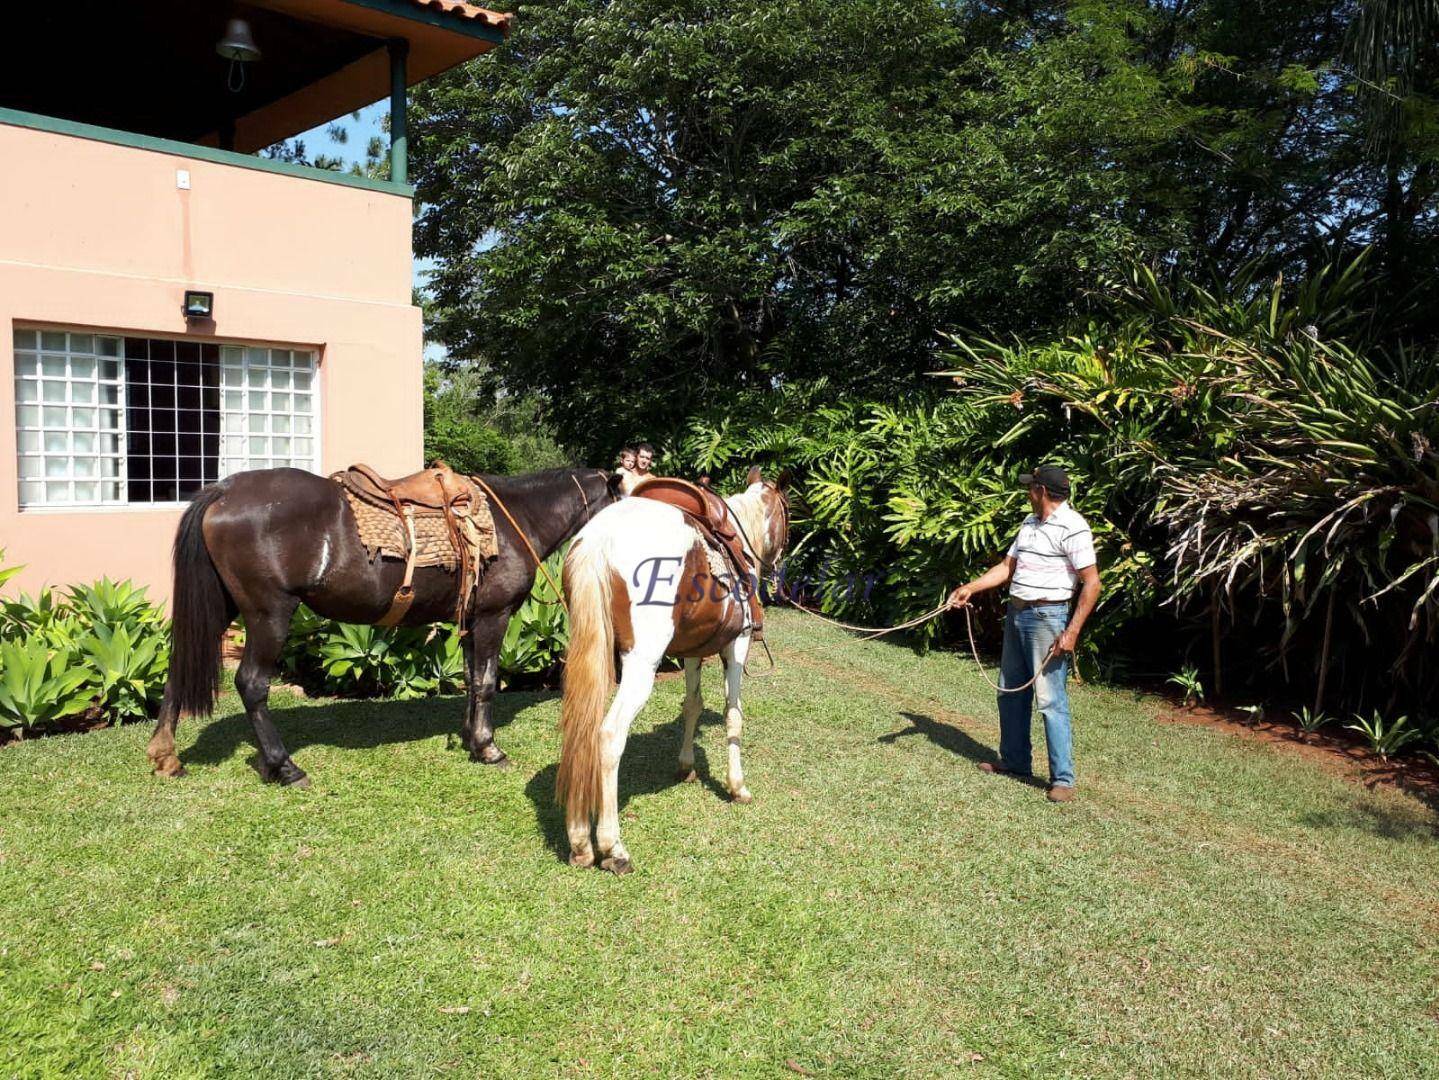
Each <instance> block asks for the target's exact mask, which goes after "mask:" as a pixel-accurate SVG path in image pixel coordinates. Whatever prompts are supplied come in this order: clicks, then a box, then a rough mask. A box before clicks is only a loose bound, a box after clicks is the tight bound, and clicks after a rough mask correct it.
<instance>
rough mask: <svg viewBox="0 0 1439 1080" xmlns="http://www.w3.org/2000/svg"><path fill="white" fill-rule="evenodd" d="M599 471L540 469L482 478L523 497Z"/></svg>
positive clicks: (486, 474)
mask: <svg viewBox="0 0 1439 1080" xmlns="http://www.w3.org/2000/svg"><path fill="white" fill-rule="evenodd" d="M598 471H599V470H597V469H578V468H576V469H540V470H539V471H537V472H527V473H515V474H514V475H505V474H500V473H496V474H493V475H492V474H490V473H481V474H480V476H481V478H482V479H484V480H485V482H486V483H489V484H492V485H494V486H496V487H502V488H504V489H505V490H507V491H511V492H514V493H515V494H518V495H523V494H526V493H528V492H531V491H538V490H540V489H542V488H546V487H549V486H550V485H552V484H554V483H555V482H556V481H559V480H564V479H567V478H569V477H571V476H575V477H578V476H582V475H583V474H585V473H590V472H598Z"/></svg>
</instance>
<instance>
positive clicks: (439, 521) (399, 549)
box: [330, 470, 500, 573]
mask: <svg viewBox="0 0 1439 1080" xmlns="http://www.w3.org/2000/svg"><path fill="white" fill-rule="evenodd" d="M330 479H332V480H334V481H335V482H336V483H338V484H339V485H340V489H341V490H342V491H343V492H344V493H345V498H346V500H348V502H349V504H350V511H351V513H353V514H354V515H355V525H356V526H357V528H358V530H359V534H360V543H362V544H363V545H364V546H365V551H366V552H367V553H368V554H369V557H370V561H371V562H373V561H374V560H375V559H376V558H378V557H380V556H381V555H383V556H386V557H388V558H392V559H407V558H409V555H410V546H409V539H408V537H407V536H406V532H405V524H404V521H403V520H402V519H401V517H400V515H399V513H398V512H397V510H396V508H395V504H394V502H393V501H391V500H390V499H389V498H387V497H386V496H385V495H384V494H383V493H379V492H376V491H374V490H373V489H372V488H370V487H368V486H366V485H363V484H361V483H357V482H356V481H355V480H354V479H353V478H352V476H351V473H350V471H349V470H345V471H342V472H337V473H334V474H333V475H332V476H331V477H330ZM455 479H456V481H458V482H459V483H461V484H463V485H464V486H465V487H467V488H468V489H469V492H468V494H469V498H468V500H461V501H460V502H458V503H451V504H450V506H451V509H452V511H453V514H450V513H447V512H446V508H445V506H444V505H441V506H438V507H433V506H427V505H424V504H421V503H410V502H407V503H406V504H405V505H407V506H408V507H409V508H410V512H411V514H412V515H413V518H414V525H415V552H414V556H415V566H416V567H417V568H418V567H439V568H440V569H442V570H445V571H448V572H449V573H454V572H455V571H456V570H457V569H459V567H460V565H461V563H462V556H461V552H460V550H459V549H458V548H457V547H456V544H455V541H456V539H457V536H456V533H457V531H458V532H459V533H460V534H461V535H460V536H459V537H458V539H459V540H460V542H462V543H464V544H466V545H467V546H468V547H469V549H470V552H471V558H472V559H473V560H474V562H475V564H477V565H483V564H484V563H485V562H487V561H488V560H490V559H492V558H494V557H495V556H496V555H498V554H499V551H500V549H499V544H498V542H497V540H496V538H495V519H494V516H493V515H492V514H491V513H490V502H489V500H488V499H487V498H486V497H485V494H484V492H483V491H481V490H480V488H479V485H477V484H475V483H473V482H472V481H470V480H469V479H467V478H465V477H460V476H458V475H457V476H456V477H455ZM451 516H453V524H452V522H451Z"/></svg>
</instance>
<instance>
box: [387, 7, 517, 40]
mask: <svg viewBox="0 0 1439 1080" xmlns="http://www.w3.org/2000/svg"><path fill="white" fill-rule="evenodd" d="M410 3H412V4H414V5H415V7H421V8H428V9H430V10H431V11H438V12H441V13H443V14H445V15H451V16H453V17H455V18H457V19H469V20H471V21H472V22H480V23H484V24H485V25H487V26H493V27H495V29H497V30H503V31H505V32H506V33H508V32H509V29H510V20H511V19H513V18H514V16H513V15H507V14H505V13H503V12H499V11H490V10H489V9H488V8H482V7H475V5H474V4H466V3H463V2H462V0H410Z"/></svg>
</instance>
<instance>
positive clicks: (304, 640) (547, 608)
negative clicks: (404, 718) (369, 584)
mask: <svg viewBox="0 0 1439 1080" xmlns="http://www.w3.org/2000/svg"><path fill="white" fill-rule="evenodd" d="M561 558H562V556H561V555H558V554H557V555H555V556H553V557H552V558H551V560H550V563H549V566H550V572H551V573H552V574H553V575H554V576H555V578H556V579H557V580H558V578H559V573H560V562H561ZM546 601H550V602H548V603H547V602H546ZM568 640H569V622H568V619H567V618H566V616H565V612H564V608H562V607H561V606H559V605H558V604H556V603H553V597H551V596H550V595H549V588H548V586H547V585H546V584H545V583H544V580H543V578H540V579H539V580H537V582H536V585H535V588H534V589H533V590H532V591H531V594H530V596H529V597H528V598H527V599H526V600H525V602H524V603H523V604H522V605H520V609H519V610H518V611H517V612H516V613H515V615H514V616H513V617H512V618H511V619H510V623H509V626H508V628H507V630H506V632H505V637H504V640H503V643H502V645H501V648H500V681H501V685H502V686H508V685H510V684H512V683H513V682H514V681H515V680H516V679H520V678H525V679H539V680H542V681H543V680H545V679H547V678H549V677H550V676H552V675H553V673H554V672H555V669H556V668H557V667H558V665H559V661H560V658H561V657H562V656H563V655H564V650H565V645H566V643H567V642H568ZM282 665H283V668H284V670H285V671H286V672H288V673H289V675H290V676H291V677H292V678H294V679H296V680H297V681H298V682H300V684H301V685H302V686H304V687H305V688H306V689H307V690H308V691H310V692H312V693H316V694H323V695H330V696H337V697H393V698H400V699H411V698H421V697H430V696H432V695H435V694H449V693H456V692H458V691H461V690H463V689H465V658H464V650H463V648H462V647H461V644H460V635H459V631H458V630H457V629H456V628H455V627H454V626H451V625H449V624H445V623H441V624H436V625H434V626H429V627H414V628H406V627H401V628H396V629H387V628H384V627H378V626H362V625H356V624H352V623H340V622H332V621H331V620H329V619H325V618H322V617H321V616H319V615H316V614H315V613H314V612H313V611H311V610H310V609H309V608H307V607H305V606H304V605H301V606H300V608H299V610H298V611H296V613H295V617H294V619H293V620H292V621H291V623H290V636H289V638H288V640H287V641H286V644H285V651H284V654H283V659H282Z"/></svg>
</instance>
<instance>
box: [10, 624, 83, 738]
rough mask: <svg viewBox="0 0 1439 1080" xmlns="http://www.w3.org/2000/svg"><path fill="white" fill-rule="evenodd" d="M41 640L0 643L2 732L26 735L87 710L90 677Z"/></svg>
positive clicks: (69, 656)
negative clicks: (6, 730) (9, 731)
mask: <svg viewBox="0 0 1439 1080" xmlns="http://www.w3.org/2000/svg"><path fill="white" fill-rule="evenodd" d="M76 659H77V658H76V657H75V656H74V654H72V653H69V652H66V651H63V650H58V649H54V648H52V647H51V646H50V645H49V644H48V643H47V642H46V641H44V640H43V639H41V638H31V639H29V640H28V641H23V642H22V641H0V728H6V729H10V730H11V731H13V732H15V733H17V734H19V735H20V736H22V737H23V736H25V735H28V734H30V733H31V732H34V731H37V730H42V729H44V728H46V727H49V726H51V725H53V724H55V723H57V722H59V721H61V720H65V719H67V718H68V717H72V716H76V715H78V714H80V713H82V712H84V711H85V710H86V709H87V708H88V707H89V706H90V704H91V702H92V700H93V695H92V693H91V688H90V686H89V682H90V673H89V671H88V670H86V668H85V667H84V666H83V665H82V664H80V663H77V662H76Z"/></svg>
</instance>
